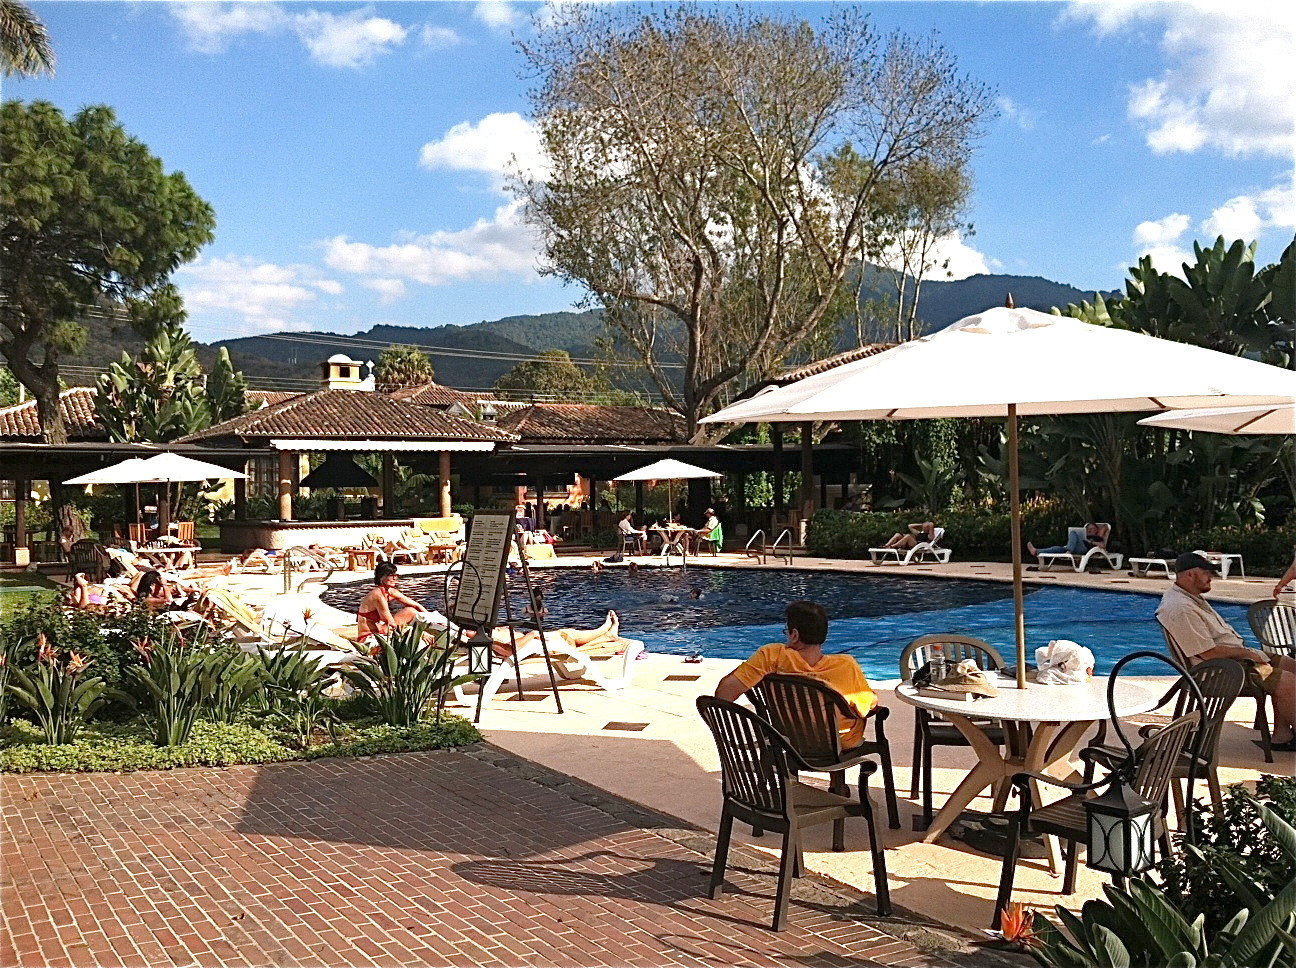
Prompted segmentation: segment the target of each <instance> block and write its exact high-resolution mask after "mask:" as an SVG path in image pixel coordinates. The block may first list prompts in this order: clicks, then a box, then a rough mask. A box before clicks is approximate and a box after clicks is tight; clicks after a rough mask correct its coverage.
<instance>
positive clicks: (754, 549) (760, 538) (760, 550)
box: [747, 528, 792, 565]
mask: <svg viewBox="0 0 1296 968" xmlns="http://www.w3.org/2000/svg"><path fill="white" fill-rule="evenodd" d="M784 539H786V543H785V540H784ZM781 547H782V548H783V550H782V551H780V550H779V548H781ZM770 555H773V556H774V557H775V558H783V559H786V561H787V563H788V564H789V565H790V564H792V530H791V529H790V528H784V529H783V533H782V534H780V535H779V536H778V537H777V538H775V539H774V545H773V547H770V548H766V547H765V529H764V528H757V529H756V533H755V534H753V535H752V536H751V537H750V538H748V539H747V557H748V558H755V559H756V560H757V561H759V562H760V563H761V564H762V565H763V564H765V559H766V557H768V556H770Z"/></svg>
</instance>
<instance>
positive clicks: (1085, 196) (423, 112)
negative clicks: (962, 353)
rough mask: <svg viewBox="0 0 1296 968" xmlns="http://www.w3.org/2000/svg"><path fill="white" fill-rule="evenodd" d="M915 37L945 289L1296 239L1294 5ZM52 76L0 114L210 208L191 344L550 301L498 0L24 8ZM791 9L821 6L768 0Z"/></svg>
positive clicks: (1072, 12)
mask: <svg viewBox="0 0 1296 968" xmlns="http://www.w3.org/2000/svg"><path fill="white" fill-rule="evenodd" d="M864 6H865V7H866V9H868V10H869V12H870V14H871V15H872V17H873V19H874V22H875V24H876V26H877V27H879V28H881V29H882V30H884V31H889V30H892V29H899V30H903V31H905V32H908V33H912V34H922V35H925V34H928V33H930V32H933V31H934V32H935V33H936V34H937V36H938V37H939V39H940V40H941V41H942V42H943V43H944V44H945V45H946V46H947V47H948V48H949V49H950V50H951V51H953V53H954V54H955V56H956V58H957V60H958V63H959V66H960V68H961V70H963V71H964V72H965V73H967V74H968V75H970V76H971V77H973V78H974V79H976V80H979V81H981V82H982V83H984V84H986V85H988V86H990V87H991V88H993V89H994V91H995V92H996V98H997V100H998V104H999V108H1000V116H999V118H998V119H997V120H996V121H994V122H993V123H992V124H991V125H989V127H988V129H987V131H986V134H985V137H984V138H983V140H982V141H981V142H980V145H979V148H978V151H977V153H976V156H975V160H974V165H973V177H974V185H975V189H974V196H973V199H972V204H971V209H970V211H969V218H970V220H971V221H972V222H973V223H974V224H975V226H976V233H975V235H973V236H971V237H970V238H964V239H951V240H949V242H948V245H947V248H946V251H947V254H949V255H950V256H951V258H952V261H951V268H952V269H953V271H954V274H955V277H961V276H965V275H970V274H973V273H975V272H985V271H991V272H1008V273H1018V274H1025V275H1039V276H1044V277H1046V278H1049V279H1054V280H1057V281H1061V282H1068V283H1071V284H1073V285H1076V286H1079V287H1081V288H1084V289H1090V290H1092V289H1112V288H1119V287H1120V286H1121V285H1122V283H1123V280H1124V278H1125V271H1124V270H1125V267H1126V266H1128V265H1130V264H1132V263H1133V261H1135V260H1136V259H1137V257H1138V256H1139V255H1141V254H1143V253H1148V252H1150V253H1152V254H1153V256H1154V258H1155V260H1156V261H1157V263H1158V264H1159V265H1160V266H1161V267H1162V268H1164V269H1175V268H1177V266H1178V264H1179V263H1180V262H1182V261H1183V259H1184V258H1185V257H1186V255H1187V254H1188V253H1189V252H1190V251H1191V248H1192V242H1193V241H1194V240H1195V239H1199V240H1211V239H1213V238H1214V237H1215V235H1216V234H1219V233H1222V234H1224V235H1226V236H1228V237H1229V238H1239V237H1240V238H1246V239H1248V240H1252V239H1258V240H1259V243H1260V247H1259V258H1260V260H1261V262H1270V261H1273V260H1275V259H1276V258H1277V257H1278V255H1279V254H1280V253H1281V251H1282V249H1283V247H1284V246H1285V244H1286V243H1287V242H1289V241H1290V240H1291V238H1292V236H1293V231H1294V229H1296V199H1294V197H1293V149H1294V146H1296V69H1293V63H1294V62H1296V13H1293V11H1294V10H1296V4H1292V3H1289V2H1283V3H1278V2H1251V3H1248V2H1241V0H1239V2H1234V3H1231V4H1220V3H1214V4H1209V5H1195V4H1170V3H1148V4H1124V3H1122V4H1108V3H1104V4H1098V3H1087V4H1052V3H1047V4H1046V3H1026V2H1018V3H1010V2H1004V3H938V2H917V3H912V2H911V3H884V4H865V5H864ZM31 7H32V8H33V9H34V10H35V12H36V13H37V14H38V15H39V16H40V17H41V18H42V19H43V20H44V21H45V23H46V26H47V27H48V29H49V31H50V34H51V36H52V38H53V42H54V46H55V51H56V54H57V56H58V73H57V75H56V76H55V77H54V78H52V79H35V80H18V79H8V80H6V81H5V82H4V88H3V95H4V97H5V98H20V99H24V100H31V99H37V98H39V99H45V100H50V101H53V102H55V103H56V104H58V105H60V106H61V107H62V108H63V109H64V110H66V111H69V112H70V111H74V110H76V109H77V108H79V107H81V106H83V105H86V104H93V103H103V104H108V105H111V106H112V107H113V108H114V109H116V111H117V114H118V117H119V118H120V120H121V121H122V123H123V124H124V125H125V127H126V129H127V130H128V131H129V132H130V133H131V134H133V135H134V136H135V137H137V138H139V139H140V140H142V141H143V142H144V143H145V144H147V145H148V146H149V147H150V148H151V149H152V150H153V152H154V153H155V154H157V155H158V156H160V157H161V158H162V160H163V162H164V164H165V166H166V167H167V169H168V170H180V171H183V172H184V173H185V175H186V176H187V177H188V179H189V180H190V182H191V183H192V184H193V186H194V187H195V188H196V189H197V191H198V192H199V194H201V195H202V196H203V197H204V198H206V199H207V200H208V201H209V202H210V203H211V204H212V205H213V207H214V208H215V210H216V215H217V232H216V240H215V241H214V242H213V243H212V244H211V245H209V246H208V247H207V248H206V249H205V250H204V251H203V253H202V255H201V257H200V259H199V260H198V261H197V262H196V263H194V264H192V265H190V266H187V267H185V268H184V269H182V270H181V271H180V272H179V273H177V275H176V281H177V283H178V284H179V285H180V287H181V289H182V290H183V291H184V293H185V297H186V302H187V306H188V309H189V313H190V329H191V331H192V332H193V334H194V336H195V337H196V338H198V339H201V340H204V341H213V340H219V339H221V338H230V337H235V336H246V335H253V334H256V333H262V332H271V331H277V330H283V329H322V330H329V331H333V332H339V333H354V332H358V331H362V330H366V329H368V328H370V327H371V326H373V325H376V324H379V323H392V324H398V325H413V326H435V325H441V324H443V323H471V322H477V321H479V320H483V319H496V318H499V317H501V316H506V315H513V314H519V313H538V312H548V311H552V310H559V309H564V308H568V307H570V306H572V305H573V304H574V303H575V302H576V301H577V300H579V298H580V297H581V295H582V293H581V292H580V291H578V290H575V289H572V288H564V287H562V286H560V285H559V284H558V283H556V282H554V281H553V280H548V279H543V278H541V277H540V275H539V273H538V272H537V267H538V256H537V249H536V245H535V240H534V238H533V237H532V236H531V235H530V234H529V232H528V231H527V229H526V228H525V227H523V226H522V225H521V224H520V221H519V219H518V217H517V210H516V205H515V204H514V203H513V201H512V199H511V198H510V197H509V195H508V194H506V192H505V191H504V187H503V184H504V183H503V174H502V173H503V169H504V167H505V165H506V163H507V161H508V159H509V158H510V157H511V156H514V155H516V156H517V157H518V158H519V159H520V160H523V161H526V160H529V159H534V158H535V152H536V149H535V140H534V136H533V131H532V129H531V126H530V124H529V122H528V120H527V110H528V103H527V98H526V91H527V80H526V79H525V78H524V77H523V76H522V73H523V67H524V65H523V61H522V57H521V55H520V54H519V53H518V52H517V51H516V50H515V48H514V45H513V41H514V39H515V38H518V37H522V38H525V37H526V36H528V35H529V34H530V33H531V31H532V29H533V27H532V24H533V18H535V17H537V16H539V17H543V16H544V15H545V13H546V9H545V8H544V7H543V6H542V5H537V4H523V3H504V2H490V3H429V2H413V0H410V2H399V3H373V4H354V3H313V2H300V3H297V2H293V3H271V2H264V0H262V2H250V3H237V4H229V3H216V2H202V3H188V4H179V3H177V4H172V3H160V2H157V3H116V2H111V0H99V2H94V3H71V2H40V0H36V2H32V3H31ZM761 9H762V10H763V11H766V12H768V13H770V14H772V15H784V16H789V17H791V16H797V17H807V18H810V19H814V18H816V17H818V16H821V15H822V14H823V13H824V12H826V11H827V10H828V9H829V8H828V7H827V6H823V5H814V4H809V5H806V4H803V5H789V4H777V3H767V4H763V5H761Z"/></svg>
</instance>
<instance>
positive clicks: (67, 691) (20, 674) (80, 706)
mask: <svg viewBox="0 0 1296 968" xmlns="http://www.w3.org/2000/svg"><path fill="white" fill-rule="evenodd" d="M93 662H94V660H93V659H89V658H87V657H86V656H85V655H83V654H82V653H80V652H69V653H68V657H67V659H66V661H63V660H61V653H60V650H59V649H57V648H55V647H54V646H53V645H52V644H51V643H50V642H49V641H48V640H47V639H46V638H45V637H44V636H38V637H37V641H36V661H35V663H34V665H32V666H29V667H27V668H26V669H23V668H19V667H17V666H12V667H8V666H7V667H8V668H9V672H8V677H7V678H8V680H9V681H8V682H6V683H5V688H6V689H7V691H8V692H9V693H10V694H12V695H13V697H14V698H15V699H17V700H18V702H20V703H21V704H22V705H24V706H26V707H27V709H28V711H29V712H31V714H32V715H33V716H34V717H35V719H36V724H37V725H38V726H39V727H40V729H41V731H42V732H43V733H44V736H45V742H47V743H52V744H62V743H70V742H72V740H74V739H75V738H76V733H77V730H78V729H79V728H80V727H81V726H82V724H84V722H85V721H86V720H87V719H89V718H90V717H91V716H92V715H93V714H94V712H95V711H96V710H97V709H98V708H99V707H100V706H101V705H103V704H104V703H105V702H106V701H107V700H108V698H109V690H108V685H107V684H106V683H105V682H104V681H103V679H102V678H101V677H100V676H86V675H84V673H85V671H86V670H87V669H88V668H89V667H90V666H91V665H92V664H93Z"/></svg>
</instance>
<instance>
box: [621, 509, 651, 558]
mask: <svg viewBox="0 0 1296 968" xmlns="http://www.w3.org/2000/svg"><path fill="white" fill-rule="evenodd" d="M617 531H619V532H620V533H621V534H623V535H625V536H626V538H633V539H634V540H635V543H636V545H637V546H638V548H639V550H640V551H642V550H643V546H644V541H645V540H646V539H647V537H648V531H647V530H646V529H640V528H636V527H635V526H634V512H633V511H626V512H625V514H623V515H621V520H620V521H618V522H617ZM626 545H627V547H628V546H629V541H627V542H626Z"/></svg>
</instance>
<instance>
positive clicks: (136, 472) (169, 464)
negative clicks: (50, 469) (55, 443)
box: [63, 451, 247, 529]
mask: <svg viewBox="0 0 1296 968" xmlns="http://www.w3.org/2000/svg"><path fill="white" fill-rule="evenodd" d="M245 477H247V475H246V474H244V473H243V472H242V471H232V470H230V469H229V468H228V467H221V466H220V465H219V464H209V463H207V462H206V461H202V460H194V459H193V458H192V457H185V456H183V455H181V454H173V453H171V452H170V451H165V452H163V453H161V454H154V455H153V456H152V457H146V458H140V457H129V458H127V459H126V460H124V461H122V462H121V463H119V464H112V465H110V466H108V467H101V468H99V469H98V470H95V471H91V472H90V473H88V474H82V475H81V476H80V477H74V478H72V479H71V480H67V481H64V482H63V483H64V484H164V485H167V491H168V493H167V495H166V499H165V500H164V501H162V506H161V508H160V509H159V518H160V520H161V525H162V527H163V528H164V529H165V528H166V526H167V525H168V524H169V520H168V519H169V518H170V513H169V512H170V507H169V504H170V500H171V495H170V493H169V492H170V485H171V484H172V483H173V482H175V481H209V480H217V481H219V480H228V479H230V478H245ZM137 497H138V495H137Z"/></svg>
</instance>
